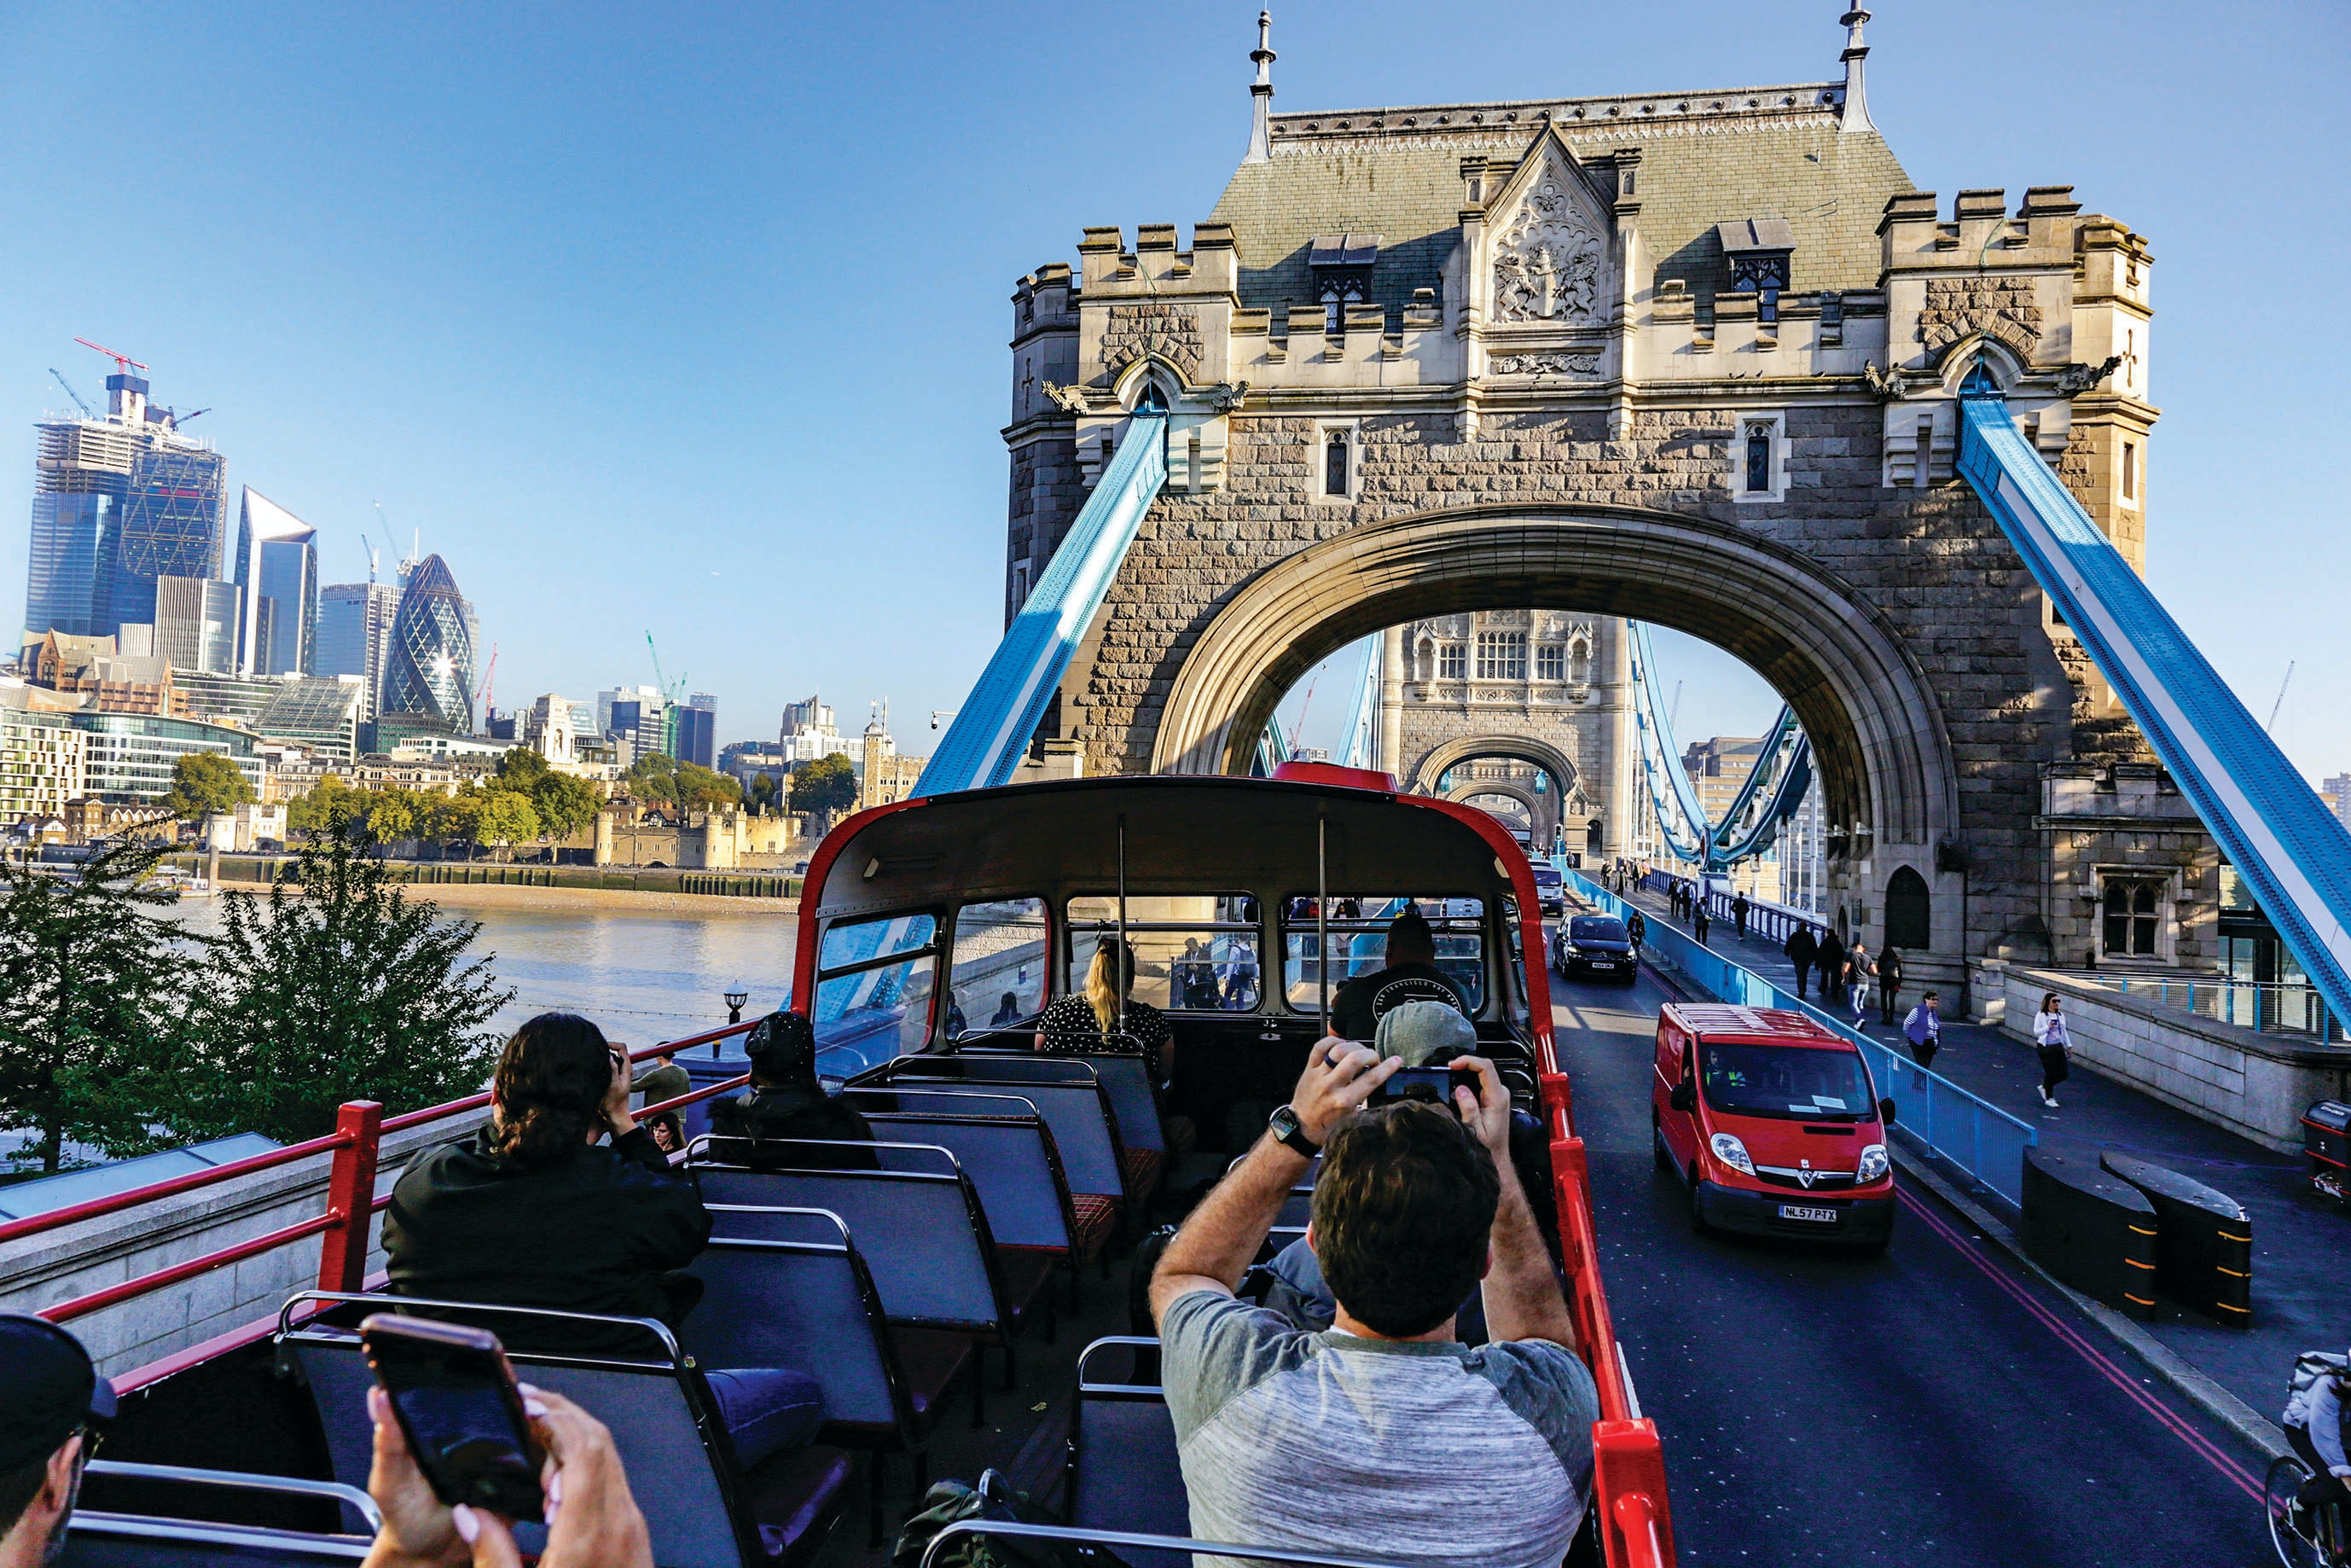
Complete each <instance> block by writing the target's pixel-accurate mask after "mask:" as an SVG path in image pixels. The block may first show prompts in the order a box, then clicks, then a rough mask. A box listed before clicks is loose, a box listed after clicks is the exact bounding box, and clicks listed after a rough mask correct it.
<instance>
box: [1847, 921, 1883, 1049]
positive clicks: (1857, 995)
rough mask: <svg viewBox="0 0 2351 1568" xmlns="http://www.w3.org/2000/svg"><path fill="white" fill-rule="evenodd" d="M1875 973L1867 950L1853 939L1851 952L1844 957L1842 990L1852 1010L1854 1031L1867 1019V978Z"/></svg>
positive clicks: (1858, 939)
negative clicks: (1843, 989)
mask: <svg viewBox="0 0 2351 1568" xmlns="http://www.w3.org/2000/svg"><path fill="white" fill-rule="evenodd" d="M1876 972H1877V966H1876V964H1874V963H1872V962H1870V958H1869V949H1868V948H1866V947H1865V946H1862V943H1861V938H1860V937H1858V936H1856V937H1855V938H1854V939H1853V951H1852V952H1850V953H1848V954H1846V955H1845V960H1844V988H1845V1000H1846V1001H1847V1002H1848V1003H1850V1004H1851V1005H1852V1008H1853V1027H1854V1028H1855V1029H1859V1028H1860V1027H1861V1026H1862V1022H1863V1020H1864V1019H1866V1018H1867V1017H1868V1014H1869V977H1870V976H1872V975H1874V974H1876Z"/></svg>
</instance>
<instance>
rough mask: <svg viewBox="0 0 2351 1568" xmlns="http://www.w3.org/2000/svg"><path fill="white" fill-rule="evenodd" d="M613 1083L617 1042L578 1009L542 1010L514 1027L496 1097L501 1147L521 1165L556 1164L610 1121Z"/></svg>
mask: <svg viewBox="0 0 2351 1568" xmlns="http://www.w3.org/2000/svg"><path fill="white" fill-rule="evenodd" d="M611 1089H612V1048H611V1046H610V1045H608V1044H606V1043H605V1040H604V1031H603V1030H601V1029H598V1028H597V1027H596V1026H595V1025H594V1024H592V1023H590V1022H589V1021H588V1020H587V1019H584V1018H581V1017H580V1015H579V1014H578V1013H541V1014H539V1015H538V1017H537V1018H535V1019H531V1020H530V1021H529V1022H528V1023H527V1024H524V1025H523V1026H522V1027H521V1028H520V1029H518V1030H515V1031H514V1038H513V1039H511V1040H507V1049H506V1054H505V1055H503V1056H501V1057H499V1058H498V1074H497V1077H496V1078H495V1079H494V1080H492V1081H491V1084H490V1097H491V1099H492V1101H493V1102H494V1103H496V1107H497V1114H496V1121H495V1122H494V1123H493V1126H494V1127H495V1128H496V1132H495V1133H494V1134H493V1137H494V1142H495V1146H496V1150H497V1152H498V1154H499V1155H500V1156H501V1157H503V1158H506V1159H508V1160H512V1161H513V1162H514V1163H515V1164H517V1165H519V1166H531V1167H537V1166H549V1165H553V1164H554V1163H555V1162H556V1161H558V1160H559V1159H564V1158H566V1157H568V1156H569V1155H571V1154H572V1153H574V1152H575V1151H577V1150H579V1149H580V1148H583V1147H585V1146H586V1145H587V1143H588V1133H589V1129H590V1128H592V1127H596V1126H600V1125H601V1124H602V1123H603V1120H604V1096H605V1095H607V1094H609V1093H610V1092H611Z"/></svg>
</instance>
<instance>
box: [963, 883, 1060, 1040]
mask: <svg viewBox="0 0 2351 1568" xmlns="http://www.w3.org/2000/svg"><path fill="white" fill-rule="evenodd" d="M947 986H948V989H949V990H950V992H951V993H952V1000H951V1002H950V1012H949V1016H948V1019H947V1023H948V1031H949V1033H950V1034H951V1035H960V1034H962V1033H964V1032H965V1031H966V1030H980V1031H985V1030H991V1029H1008V1028H1010V1027H1011V1026H1012V1025H1014V1024H1018V1023H1019V1022H1021V1021H1022V1020H1023V1019H1031V1018H1034V1017H1035V1016H1036V1015H1037V1013H1038V1012H1039V1011H1040V1009H1043V1007H1044V1005H1045V901H1044V900H1043V899H1041V898H1001V899H997V900H995V901H993V902H991V903H987V904H965V905H964V906H963V907H962V908H961V909H958V910H956V922H955V962H954V964H953V965H952V966H951V967H949V969H948V971H947ZM958 1019H960V1020H961V1021H960V1022H958V1021H957V1020H958Z"/></svg>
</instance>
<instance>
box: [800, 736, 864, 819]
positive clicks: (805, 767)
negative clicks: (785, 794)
mask: <svg viewBox="0 0 2351 1568" xmlns="http://www.w3.org/2000/svg"><path fill="white" fill-rule="evenodd" d="M791 785H792V810H795V811H812V812H815V813H817V814H819V815H830V814H831V813H832V812H835V811H846V810H849V809H850V808H851V807H852V806H854V805H856V804H857V769H856V768H852V767H851V766H850V762H849V758H846V757H844V756H842V755H841V753H840V752H837V751H836V752H834V753H833V754H832V755H831V756H830V757H820V758H817V759H816V760H815V761H813V762H803V763H801V764H800V765H799V767H798V768H793V769H792V779H791Z"/></svg>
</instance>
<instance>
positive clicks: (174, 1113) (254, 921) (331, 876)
mask: <svg viewBox="0 0 2351 1568" xmlns="http://www.w3.org/2000/svg"><path fill="white" fill-rule="evenodd" d="M363 847H364V845H363V841H362V839H361V837H360V833H359V832H358V831H356V830H347V831H344V832H342V833H340V834H336V835H332V836H330V837H329V838H328V839H326V840H325V841H323V842H321V843H317V844H312V845H309V846H307V847H306V848H304V849H303V850H302V851H301V852H300V857H299V859H298V861H297V862H295V863H293V864H291V865H288V866H287V867H284V868H283V869H281V870H280V871H279V872H278V873H277V879H276V880H275V881H274V882H273V883H271V884H270V887H269V891H268V892H267V893H266V894H252V893H242V892H235V891H231V892H228V893H225V894H223V895H222V910H221V914H222V927H223V929H222V933H221V935H220V936H218V937H217V938H215V939H214V945H213V948H212V954H211V960H210V962H209V963H208V964H207V965H206V966H205V967H204V973H203V976H202V982H201V985H200V986H199V988H198V991H197V995H196V999H195V1003H194V1006H193V1008H192V1009H191V1012H190V1021H191V1024H192V1025H193V1028H192V1029H191V1030H190V1031H189V1037H190V1039H191V1040H192V1041H193V1042H194V1043H193V1045H192V1047H191V1055H192V1057H193V1067H194V1071H192V1072H191V1073H190V1074H189V1075H188V1082H187V1085H186V1087H185V1090H184V1092H182V1093H181V1094H179V1095H178V1096H176V1100H175V1103H174V1104H173V1105H172V1107H171V1108H170V1109H169V1110H168V1111H167V1112H166V1117H165V1119H166V1120H167V1122H168V1123H169V1124H170V1125H171V1126H172V1130H173V1131H174V1132H175V1133H177V1134H180V1135H181V1136H183V1137H212V1136H217V1135H220V1134H225V1133H232V1132H239V1131H245V1130H251V1131H254V1132H258V1133H263V1134H267V1135H268V1136H270V1137H273V1138H277V1139H278V1140H280V1141H281V1142H293V1141H296V1140H298V1139H302V1138H310V1137H316V1136H318V1135H319V1134H322V1133H325V1132H328V1131H329V1130H331V1129H332V1127H333V1126H334V1123H335V1108H336V1107H337V1106H338V1105H340V1104H341V1103H343V1102H344V1101H346V1100H380V1101H381V1102H383V1103H384V1104H386V1105H387V1106H389V1107H390V1108H391V1109H392V1110H393V1111H410V1110H415V1109H417V1108H418V1107H420V1106H423V1105H430V1104H436V1103H440V1102H442V1101H444V1100H453V1099H456V1098H458V1097H460V1096H462V1095H465V1094H469V1093H472V1092H475V1091H476V1090H478V1089H480V1088H481V1087H482V1085H483V1083H484V1082H485V1081H486V1079H487V1078H488V1076H489V1074H490V1071H491V1069H492V1068H493V1067H494V1066H495V1065H496V1057H497V1051H498V1044H499V1042H498V1040H497V1038H496V1036H495V1035H494V1034H492V1033H490V1032H488V1031H487V1030H485V1029H484V1027H483V1026H485V1025H486V1024H487V1023H488V1022H489V1020H490V1019H491V1018H492V1017H493V1016H495V1015H496V1012H497V1010H498V1009H500V1008H502V1007H504V1006H506V1004H507V1002H509V1001H510V1000H512V999H513V997H514V993H513V992H512V991H510V990H507V989H504V988H501V987H499V986H498V984H497V983H496V977H495V976H494V975H493V973H492V971H491V967H490V966H491V961H492V958H493V957H494V955H489V954H484V955H482V956H472V955H471V954H470V953H469V949H470V948H471V947H472V946H473V944H474V939H475V937H476V936H479V935H480V933H481V925H480V923H479V922H478V921H472V920H444V919H442V918H440V917H439V915H438V912H437V911H436V910H435V909H434V906H433V905H431V904H417V903H412V902H410V900H409V899H408V897H407V895H406V894H405V893H403V892H402V889H401V887H400V886H399V884H398V883H394V882H392V880H391V872H390V870H389V869H388V868H387V867H385V866H384V865H383V864H382V863H381V862H379V861H372V860H370V859H368V858H367V857H366V856H365V855H364V854H362V853H361V852H360V851H361V849H362V848H363Z"/></svg>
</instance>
